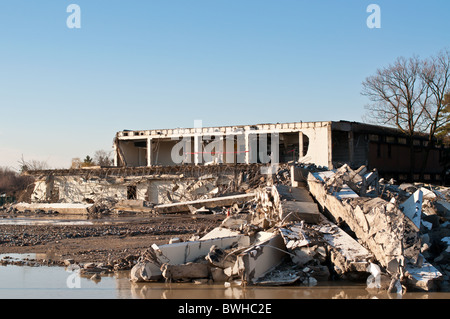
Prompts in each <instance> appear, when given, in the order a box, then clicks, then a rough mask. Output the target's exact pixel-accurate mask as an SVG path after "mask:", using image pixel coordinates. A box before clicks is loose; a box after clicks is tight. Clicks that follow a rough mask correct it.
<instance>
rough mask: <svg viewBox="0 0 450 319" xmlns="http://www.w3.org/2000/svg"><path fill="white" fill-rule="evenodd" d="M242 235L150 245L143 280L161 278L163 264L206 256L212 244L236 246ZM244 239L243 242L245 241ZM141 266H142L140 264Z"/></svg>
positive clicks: (181, 262)
mask: <svg viewBox="0 0 450 319" xmlns="http://www.w3.org/2000/svg"><path fill="white" fill-rule="evenodd" d="M243 237H245V236H244V235H238V236H231V237H222V238H213V239H206V240H198V241H188V242H181V243H173V244H166V245H161V246H157V245H155V244H153V245H152V247H151V248H149V249H148V251H149V254H150V255H151V256H150V258H147V259H146V260H145V273H146V275H145V278H146V279H145V280H157V279H159V278H161V276H162V272H161V269H160V268H161V266H162V265H163V264H169V265H181V264H186V263H188V262H193V261H195V260H197V259H198V258H202V257H204V256H206V255H207V254H208V253H209V251H210V249H211V247H212V246H217V247H219V248H222V249H227V248H230V247H232V246H238V245H239V242H240V240H242V238H243ZM247 242H248V240H247V241H245V243H247ZM141 267H142V266H141ZM142 277H144V276H142Z"/></svg>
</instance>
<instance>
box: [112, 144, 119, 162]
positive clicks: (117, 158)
mask: <svg viewBox="0 0 450 319" xmlns="http://www.w3.org/2000/svg"><path fill="white" fill-rule="evenodd" d="M113 147H114V166H117V165H118V164H119V155H118V154H117V152H118V151H119V150H118V149H117V146H116V143H114V146H113Z"/></svg>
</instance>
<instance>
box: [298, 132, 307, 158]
mask: <svg viewBox="0 0 450 319" xmlns="http://www.w3.org/2000/svg"><path fill="white" fill-rule="evenodd" d="M303 156H305V154H303V132H301V131H300V132H298V160H299V161H300V160H301V159H302V158H303Z"/></svg>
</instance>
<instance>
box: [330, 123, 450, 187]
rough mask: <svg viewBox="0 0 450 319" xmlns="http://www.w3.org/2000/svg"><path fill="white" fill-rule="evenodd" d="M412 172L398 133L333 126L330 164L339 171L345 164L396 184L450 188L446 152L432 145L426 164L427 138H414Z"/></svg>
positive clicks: (370, 127)
mask: <svg viewBox="0 0 450 319" xmlns="http://www.w3.org/2000/svg"><path fill="white" fill-rule="evenodd" d="M413 144H414V147H413V152H414V171H413V180H411V179H410V172H411V161H410V158H411V149H410V146H409V144H408V140H407V137H406V135H405V134H403V133H402V132H401V131H400V130H397V129H393V128H389V127H382V126H377V125H370V124H364V123H358V122H347V121H339V122H332V161H333V166H334V167H338V166H340V165H342V164H344V163H347V164H349V165H350V166H351V167H353V168H358V167H359V166H361V165H366V166H367V167H368V168H369V169H377V171H378V172H379V174H380V176H382V177H383V178H384V179H390V178H394V179H395V180H397V181H398V182H414V181H420V182H429V183H438V184H445V185H448V184H449V182H450V181H449V176H448V170H449V164H448V163H449V158H448V155H449V148H448V147H445V146H444V145H442V144H439V143H435V144H436V146H434V147H433V148H431V149H430V150H429V153H428V159H427V164H426V166H425V168H424V169H423V172H421V171H422V168H423V167H422V166H423V163H424V160H425V156H426V152H427V150H426V149H427V145H428V136H427V134H424V133H417V134H416V135H414V138H413Z"/></svg>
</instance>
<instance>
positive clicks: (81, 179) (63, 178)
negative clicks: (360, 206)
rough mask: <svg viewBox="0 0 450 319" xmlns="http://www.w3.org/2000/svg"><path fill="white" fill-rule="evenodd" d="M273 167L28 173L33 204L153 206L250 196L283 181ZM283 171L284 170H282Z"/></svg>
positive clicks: (154, 167)
mask: <svg viewBox="0 0 450 319" xmlns="http://www.w3.org/2000/svg"><path fill="white" fill-rule="evenodd" d="M266 166H267V165H263V164H250V165H214V166H179V167H156V166H153V167H134V168H132V167H127V168H98V169H79V170H76V169H71V170H40V171H28V172H26V174H28V175H31V176H34V177H35V183H34V190H33V192H32V194H31V196H30V198H29V199H28V200H27V202H40V203H49V202H53V203H56V202H65V203H94V202H97V201H99V200H102V199H105V198H109V199H113V200H115V201H120V200H127V199H136V200H142V201H147V202H150V203H153V204H167V203H173V202H183V201H194V200H200V199H207V198H213V197H217V196H221V195H230V194H236V193H244V192H245V191H246V190H249V189H252V188H255V187H258V186H259V185H261V184H265V183H266V182H267V180H268V179H276V180H277V181H278V179H279V178H281V177H282V176H278V175H276V174H275V175H273V176H268V175H263V174H261V169H262V168H264V167H266ZM279 169H280V170H281V169H283V165H280V168H279Z"/></svg>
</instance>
